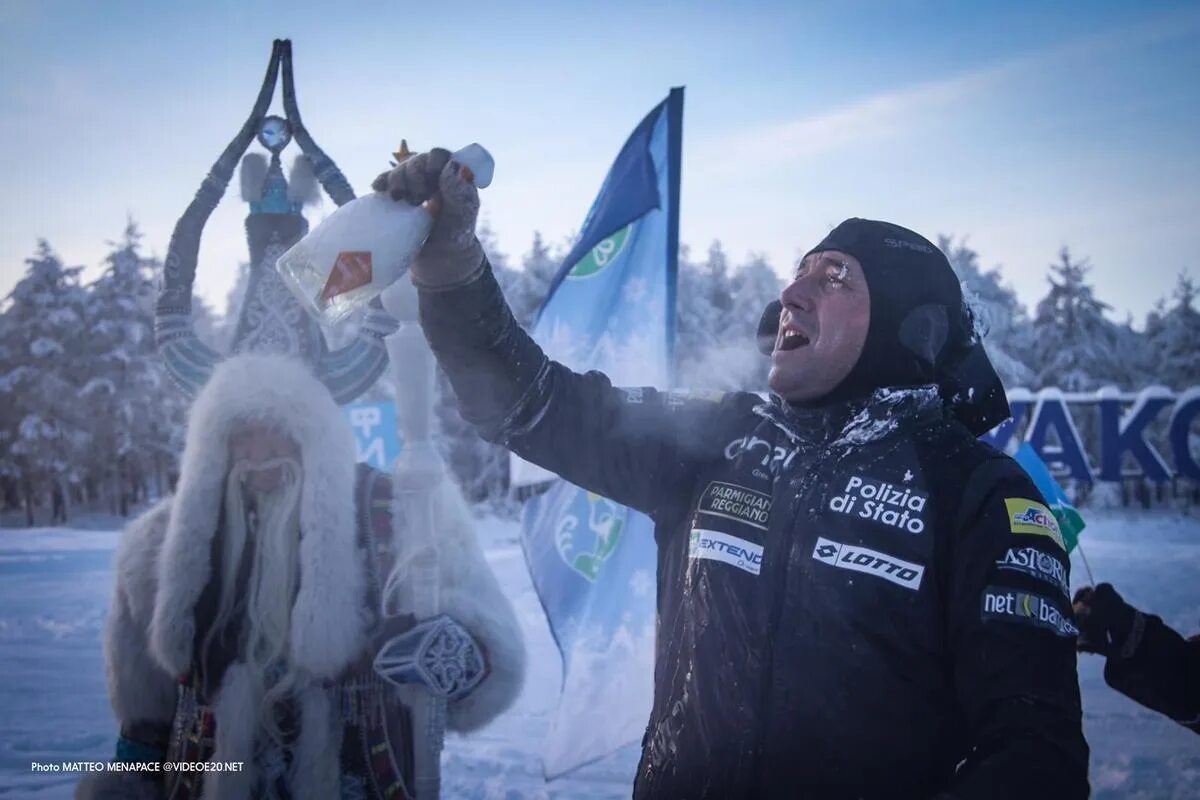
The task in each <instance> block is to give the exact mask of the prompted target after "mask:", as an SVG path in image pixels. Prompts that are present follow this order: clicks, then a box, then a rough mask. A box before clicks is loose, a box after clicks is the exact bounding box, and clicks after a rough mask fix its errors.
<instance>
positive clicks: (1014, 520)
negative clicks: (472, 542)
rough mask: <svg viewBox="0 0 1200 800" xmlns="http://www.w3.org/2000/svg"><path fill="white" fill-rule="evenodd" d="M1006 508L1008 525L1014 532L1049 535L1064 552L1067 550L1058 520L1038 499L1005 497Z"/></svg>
mask: <svg viewBox="0 0 1200 800" xmlns="http://www.w3.org/2000/svg"><path fill="white" fill-rule="evenodd" d="M1004 508H1005V509H1006V510H1007V511H1008V525H1009V527H1010V528H1011V529H1012V532H1013V533H1028V534H1033V535H1034V536H1049V537H1050V539H1051V540H1053V541H1054V543H1055V544H1056V545H1058V546H1059V547H1061V548H1062V549H1063V552H1066V550H1067V545H1066V543H1065V542H1063V538H1062V533H1060V532H1059V530H1058V520H1056V519H1055V518H1054V514H1052V513H1050V509H1048V508H1046V507H1045V506H1044V505H1042V504H1041V503H1039V502H1037V501H1036V500H1027V499H1025V498H1024V497H1006V498H1004Z"/></svg>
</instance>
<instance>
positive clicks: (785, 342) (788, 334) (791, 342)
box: [779, 330, 808, 351]
mask: <svg viewBox="0 0 1200 800" xmlns="http://www.w3.org/2000/svg"><path fill="white" fill-rule="evenodd" d="M806 344H808V337H807V336H805V335H804V334H803V333H801V332H800V331H795V330H787V331H784V332H783V339H782V340H781V341H780V342H779V349H780V350H784V351H786V350H795V349H797V348H800V347H804V346H805V345H806Z"/></svg>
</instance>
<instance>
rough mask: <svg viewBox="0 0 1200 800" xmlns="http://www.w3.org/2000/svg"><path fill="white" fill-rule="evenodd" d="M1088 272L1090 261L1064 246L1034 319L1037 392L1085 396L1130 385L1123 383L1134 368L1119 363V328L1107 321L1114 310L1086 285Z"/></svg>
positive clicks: (1033, 353) (1033, 362)
mask: <svg viewBox="0 0 1200 800" xmlns="http://www.w3.org/2000/svg"><path fill="white" fill-rule="evenodd" d="M1090 269H1091V267H1090V265H1089V264H1088V262H1087V260H1086V259H1085V260H1083V261H1076V260H1074V259H1073V258H1072V257H1071V253H1070V250H1069V249H1068V248H1066V247H1064V248H1063V249H1062V251H1061V252H1060V253H1059V261H1058V262H1057V263H1055V264H1051V265H1050V274H1049V275H1048V276H1047V278H1046V280H1047V282H1049V284H1050V291H1049V293H1048V294H1047V295H1046V297H1045V298H1043V299H1042V300H1041V301H1040V302H1039V303H1038V305H1037V313H1036V314H1035V316H1034V320H1033V335H1034V341H1033V347H1032V359H1031V366H1032V368H1033V369H1034V371H1035V373H1036V377H1035V380H1036V383H1037V385H1038V387H1043V386H1057V387H1059V388H1061V389H1063V390H1064V391H1072V392H1082V391H1090V390H1094V389H1098V388H1100V387H1101V386H1104V385H1107V384H1116V385H1118V386H1122V385H1124V386H1126V387H1129V386H1130V385H1131V384H1130V382H1129V381H1127V380H1124V378H1125V377H1126V372H1127V370H1128V369H1129V368H1131V367H1133V366H1134V365H1128V364H1125V365H1122V364H1118V363H1115V362H1116V357H1117V352H1118V349H1119V348H1118V338H1119V337H1118V332H1117V326H1116V325H1114V324H1113V323H1112V322H1110V321H1109V320H1108V319H1107V318H1106V317H1105V316H1104V312H1105V311H1108V310H1109V309H1110V308H1111V306H1109V305H1108V304H1107V303H1104V302H1101V301H1100V300H1099V299H1097V297H1096V295H1095V292H1094V291H1093V289H1092V286H1091V285H1090V284H1089V283H1088V282H1087V274H1088V272H1089V271H1090Z"/></svg>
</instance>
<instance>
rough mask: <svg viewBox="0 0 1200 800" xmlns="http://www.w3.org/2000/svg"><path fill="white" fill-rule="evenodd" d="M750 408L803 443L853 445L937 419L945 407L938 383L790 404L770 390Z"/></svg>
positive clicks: (808, 445)
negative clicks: (826, 401)
mask: <svg viewBox="0 0 1200 800" xmlns="http://www.w3.org/2000/svg"><path fill="white" fill-rule="evenodd" d="M754 412H755V413H756V414H758V415H759V416H761V417H764V418H766V419H768V420H770V421H771V422H773V423H774V424H775V425H776V427H778V428H779V429H780V430H782V431H783V432H784V433H785V434H787V436H788V438H790V439H791V440H792V441H793V443H795V444H797V445H800V446H802V447H823V446H832V445H839V444H840V445H845V446H846V447H855V446H858V445H862V444H866V443H867V442H872V441H877V440H880V439H885V438H887V437H888V436H890V435H892V434H893V433H895V432H896V431H898V430H901V429H909V428H912V427H918V426H922V425H926V424H929V423H931V422H935V421H937V420H940V419H942V418H943V415H944V407H943V403H942V398H941V396H940V395H939V393H938V387H937V386H936V385H933V384H930V385H928V386H907V387H894V388H882V389H876V390H875V391H874V392H873V393H872V394H871V396H870V397H867V398H856V399H853V400H846V401H838V402H834V403H825V404H822V403H819V402H818V403H815V404H804V405H800V404H796V403H789V402H788V401H786V400H784V399H783V398H781V397H779V396H778V395H775V394H772V395H771V396H770V398H769V399H768V400H767V401H766V402H764V403H762V404H760V405H758V406H756V407H755V409H754Z"/></svg>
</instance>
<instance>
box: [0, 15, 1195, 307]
mask: <svg viewBox="0 0 1200 800" xmlns="http://www.w3.org/2000/svg"><path fill="white" fill-rule="evenodd" d="M347 7H348V8H347ZM453 8H454V10H453V11H452V12H449V13H447V12H445V11H444V10H442V7H437V8H435V7H434V6H431V5H428V4H405V3H367V2H360V3H353V4H345V6H342V7H335V6H334V4H332V3H322V4H316V3H301V2H290V3H267V2H241V1H237V0H225V1H222V0H209V2H203V3H200V2H195V3H192V2H179V3H170V4H167V3H150V2H122V1H120V0H110V1H109V2H105V3H94V2H82V1H79V2H66V1H65V0H63V1H61V2H60V1H59V0H0V175H3V176H4V181H5V184H6V186H5V189H6V191H3V192H0V295H2V294H7V292H8V291H9V290H10V289H11V287H12V285H13V284H14V283H15V282H16V281H17V280H18V279H19V277H20V275H21V274H22V273H23V271H24V268H25V265H24V259H26V258H28V257H29V256H30V255H31V254H32V253H33V251H34V249H35V247H36V244H37V240H38V239H39V238H45V239H47V240H48V241H49V242H50V243H51V245H52V246H53V247H54V248H55V250H56V251H57V252H58V253H59V254H60V255H61V256H62V257H63V259H64V260H65V261H67V262H68V263H69V264H77V265H83V266H84V267H85V268H86V269H85V272H84V277H85V279H92V278H95V277H96V276H97V275H99V274H100V271H101V269H102V261H103V258H104V255H105V253H106V252H107V249H108V247H107V243H108V242H110V241H112V240H115V239H117V238H119V236H120V235H121V232H122V230H123V228H124V226H125V222H126V220H127V219H128V218H133V219H134V220H136V221H137V223H138V224H139V226H140V228H141V230H142V232H143V234H144V239H143V242H144V244H145V247H146V250H147V252H148V253H151V254H156V255H158V256H160V257H161V256H163V255H165V252H166V249H167V244H168V241H169V239H170V234H171V230H172V227H173V226H174V223H175V220H176V219H177V218H178V217H179V215H180V214H181V213H182V211H183V209H184V208H185V207H186V206H187V204H188V202H189V201H190V200H191V198H192V196H193V195H194V194H195V192H196V190H197V189H198V188H199V186H200V183H201V181H202V179H203V178H204V176H205V175H206V174H207V172H208V169H209V168H210V166H211V165H212V163H213V162H214V161H215V160H216V158H217V156H218V155H219V154H220V152H221V150H222V149H223V148H224V147H225V145H226V144H227V143H228V142H229V140H230V139H231V138H232V137H233V135H234V134H235V133H236V131H237V129H238V128H239V127H240V126H241V125H242V123H243V122H244V121H245V119H246V117H247V115H248V114H249V112H250V109H251V106H252V105H253V102H254V98H255V96H256V94H257V91H258V88H259V85H260V84H261V81H262V76H263V73H264V71H265V68H266V65H267V61H268V59H269V56H270V51H271V41H272V39H274V38H276V37H279V38H290V39H291V40H292V42H293V51H294V61H295V69H296V88H297V95H298V99H299V106H300V110H301V113H302V115H303V119H304V122H305V125H306V126H307V128H308V130H309V132H310V133H311V134H312V135H313V137H314V139H315V140H316V142H317V143H318V144H319V145H320V146H321V147H322V148H323V149H324V150H325V151H326V152H327V153H328V154H329V155H331V156H332V157H333V159H334V160H335V161H336V162H337V163H338V165H339V166H340V167H341V169H342V171H343V173H344V174H345V175H346V176H347V178H348V179H349V180H350V182H351V184H352V185H353V186H354V187H355V189H356V190H357V191H358V192H360V193H361V192H364V191H369V184H370V182H371V180H372V179H373V178H374V177H375V175H377V174H378V173H379V172H380V171H382V170H384V169H386V168H387V166H388V163H387V162H388V158H389V156H390V153H391V152H392V151H393V150H395V149H396V147H397V146H398V144H399V141H400V139H401V138H402V137H403V138H406V139H407V140H408V143H409V145H410V147H411V148H412V149H414V150H421V149H427V148H428V147H431V146H447V147H450V148H451V149H456V148H457V147H460V146H462V145H465V144H467V143H469V142H473V141H477V142H480V143H482V144H484V145H485V146H486V147H487V148H488V149H489V150H490V151H491V152H492V153H493V155H494V156H495V159H496V176H495V179H494V181H493V184H492V186H491V187H489V188H488V189H486V190H484V192H483V196H482V205H483V212H482V214H483V218H484V219H485V220H486V221H487V223H488V224H489V225H490V227H491V228H492V230H493V231H494V232H495V234H496V236H497V239H498V241H499V245H500V249H501V250H503V251H505V252H506V253H508V254H509V257H510V261H518V260H519V258H520V256H521V254H522V253H524V252H525V251H527V250H528V248H529V244H530V242H531V240H532V236H533V233H534V231H540V232H541V233H542V234H543V236H544V237H545V238H546V239H547V240H548V241H550V242H560V241H563V240H565V239H566V238H567V237H569V236H570V235H571V234H573V233H574V232H575V231H576V230H577V229H578V228H579V226H580V224H581V223H582V220H583V217H584V215H585V214H586V212H587V209H588V207H589V205H590V204H591V202H592V199H593V198H594V197H595V194H596V192H597V191H598V189H599V188H600V184H601V181H602V180H603V177H604V174H605V172H606V171H607V169H608V167H609V165H610V164H611V162H612V160H613V158H614V157H615V156H616V154H617V151H618V150H619V148H620V146H621V144H622V143H623V142H624V140H625V138H626V137H627V136H628V134H629V133H630V132H631V131H632V129H633V128H634V126H635V125H636V124H637V123H638V121H639V120H640V119H641V118H642V117H643V116H644V115H645V114H646V112H648V111H649V110H650V109H651V108H652V107H653V106H654V105H656V104H657V103H658V102H659V101H660V100H662V99H663V98H664V97H665V96H666V94H667V92H668V91H669V90H670V88H671V87H672V86H685V87H686V92H685V102H684V134H683V178H682V200H681V204H682V209H681V223H680V225H681V229H680V238H681V240H682V241H683V242H684V243H686V244H688V245H690V247H691V249H692V251H693V253H694V254H695V255H697V256H701V255H703V253H704V252H705V251H706V250H707V248H708V246H709V244H710V243H711V242H712V241H713V240H714V239H719V240H720V241H721V242H722V244H723V245H724V247H725V249H726V251H727V252H728V254H729V256H730V258H731V259H732V261H733V262H734V263H735V264H736V263H740V262H742V261H745V260H746V259H747V258H748V257H750V255H751V254H763V255H765V256H766V257H767V259H768V260H769V262H770V263H771V264H772V266H774V267H775V269H776V270H777V271H778V272H779V273H780V274H781V275H783V274H785V273H786V272H787V271H789V270H790V267H791V265H792V263H793V262H794V261H795V259H796V257H797V256H798V255H800V254H802V253H803V252H804V251H806V250H807V249H808V248H809V247H811V246H812V245H813V244H815V243H816V242H817V241H819V240H820V239H821V237H822V236H823V235H824V234H825V233H826V232H827V231H828V230H829V228H830V227H832V226H833V225H835V224H836V223H837V222H839V221H840V220H842V219H844V218H846V217H850V216H861V217H870V218H876V219H887V220H889V221H893V222H897V223H899V224H902V225H905V226H907V227H910V228H912V229H914V230H917V231H919V232H921V233H923V234H925V235H926V236H928V237H930V238H931V239H932V238H935V237H937V236H938V235H939V234H947V235H951V236H955V237H966V241H967V243H968V244H969V246H971V247H972V248H973V249H975V250H977V251H978V252H979V254H980V258H981V262H982V264H983V265H984V266H985V267H991V266H999V267H1001V268H1002V272H1003V276H1004V279H1005V281H1006V282H1007V283H1008V284H1009V285H1011V286H1012V287H1013V288H1014V289H1015V290H1016V292H1017V294H1018V296H1019V298H1020V299H1021V300H1022V301H1023V302H1025V303H1026V304H1027V305H1033V304H1034V303H1036V302H1037V300H1038V299H1040V298H1041V297H1043V296H1044V295H1045V292H1046V289H1047V283H1046V271H1047V270H1046V268H1047V265H1048V264H1050V263H1051V262H1052V261H1055V260H1056V258H1057V254H1058V252H1059V250H1060V249H1061V248H1062V247H1063V246H1069V247H1070V248H1071V251H1072V253H1073V254H1074V255H1076V256H1079V257H1086V258H1088V259H1089V260H1090V263H1091V264H1092V266H1093V270H1092V272H1091V277H1092V279H1093V280H1094V283H1095V286H1096V291H1097V294H1098V296H1099V297H1100V299H1102V300H1104V301H1106V302H1108V303H1109V304H1110V305H1112V306H1113V311H1112V316H1113V318H1114V319H1117V320H1124V319H1125V318H1126V316H1127V315H1130V314H1132V315H1133V317H1134V318H1135V322H1137V323H1138V324H1139V325H1140V323H1141V320H1142V318H1143V317H1144V315H1145V313H1146V312H1147V311H1149V310H1150V309H1151V307H1152V306H1153V304H1154V302H1155V301H1157V300H1158V299H1160V298H1162V297H1166V296H1169V294H1170V292H1171V289H1172V287H1173V286H1174V284H1175V280H1176V276H1177V275H1178V274H1179V273H1180V272H1181V271H1182V270H1185V269H1186V270H1190V272H1191V274H1192V275H1193V276H1194V277H1200V258H1198V256H1197V253H1198V252H1200V224H1198V218H1200V148H1198V145H1200V81H1197V80H1196V79H1195V76H1196V75H1200V4H1197V3H1194V2H1189V3H1166V2H1153V1H1147V2H1139V3H1127V2H1107V1H1106V0H1095V1H1093V2H1086V3H1066V2H1064V3H1043V2H1026V1H1025V0H1010V1H1009V2H1004V3H987V4H985V3H982V2H981V3H951V2H916V1H915V0H897V1H895V2H855V1H854V0H851V1H850V2H800V1H797V0H792V2H779V3H776V2H761V3H755V2H752V0H742V2H737V3H734V2H722V3H705V2H688V3H683V2H679V3H666V2H651V1H650V0H641V1H640V2H626V1H625V0H610V1H609V2H604V3H583V2H571V3H553V2H541V3H526V2H519V1H518V2H506V3H473V2H461V3H455V4H454V7H453ZM1188 76H1192V77H1191V78H1189V77H1188ZM281 106H282V99H281V91H277V93H276V101H275V104H274V106H273V110H275V111H279V110H280V109H281ZM252 147H254V148H255V149H257V145H253V146H252ZM296 151H297V150H296V148H295V146H294V145H293V147H292V148H289V150H288V151H285V158H286V159H287V161H288V162H289V163H290V159H291V157H292V156H291V154H292V153H294V152H296ZM333 208H334V206H333V204H332V202H331V201H329V200H328V199H327V198H326V200H325V201H324V203H323V205H321V206H319V207H317V208H315V209H310V210H309V211H308V212H307V213H308V216H309V218H310V221H313V222H316V221H318V220H320V219H321V218H322V217H323V216H325V215H327V214H328V213H330V212H331V211H332V210H333ZM246 212H247V207H246V205H245V204H244V203H243V202H242V201H241V199H240V196H239V188H238V184H237V179H236V178H235V179H234V180H233V181H232V182H231V185H230V188H229V190H228V191H227V193H226V195H225V198H224V200H223V201H222V203H221V205H220V206H219V207H218V208H217V210H216V212H215V213H214V214H213V217H212V218H211V220H210V221H209V224H208V226H207V228H206V230H205V234H204V239H203V241H202V246H201V253H200V265H199V270H198V276H197V283H196V288H197V291H198V292H199V293H200V294H201V295H203V296H204V297H205V298H206V299H208V300H209V301H210V302H211V303H212V304H213V305H215V306H216V307H217V308H218V309H220V308H223V307H224V303H225V295H226V293H227V292H228V291H229V289H230V287H231V286H232V284H233V282H234V278H235V275H236V271H237V265H238V263H239V262H241V261H244V260H246V258H247V253H246V242H245V235H244V231H243V227H242V226H243V221H244V218H245V215H246Z"/></svg>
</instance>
